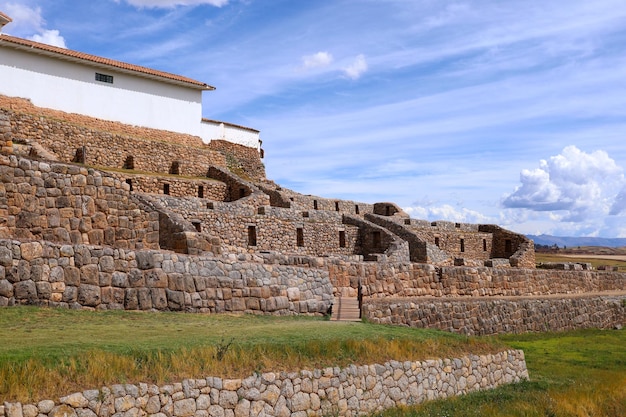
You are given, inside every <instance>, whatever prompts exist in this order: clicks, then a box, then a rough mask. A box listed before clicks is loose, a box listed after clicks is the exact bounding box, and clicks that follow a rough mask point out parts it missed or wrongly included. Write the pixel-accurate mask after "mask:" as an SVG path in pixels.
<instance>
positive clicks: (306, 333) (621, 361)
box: [0, 307, 626, 417]
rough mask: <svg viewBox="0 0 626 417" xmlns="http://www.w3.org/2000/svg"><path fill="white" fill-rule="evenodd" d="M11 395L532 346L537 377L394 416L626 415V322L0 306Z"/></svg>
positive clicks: (3, 384) (4, 386) (2, 354)
mask: <svg viewBox="0 0 626 417" xmlns="http://www.w3.org/2000/svg"><path fill="white" fill-rule="evenodd" d="M0 329H2V330H0V340H2V341H3V343H0V403H1V402H3V401H7V400H10V401H14V400H20V401H22V402H29V401H33V400H39V399H42V398H55V397H59V396H61V395H65V394H68V393H71V392H75V391H79V390H82V389H85V388H94V387H100V386H102V385H110V384H113V383H124V382H138V381H146V382H156V383H164V382H168V381H177V380H180V379H182V378H184V377H201V376H207V375H215V376H224V377H243V376H247V375H250V374H251V373H253V372H255V371H256V372H264V371H270V370H271V371H277V370H297V369H302V368H307V369H311V368H314V367H315V368H321V367H327V366H343V365H347V364H350V363H357V364H363V363H375V362H379V363H380V362H384V361H386V360H389V359H396V360H408V359H426V358H433V357H456V356H459V355H463V354H465V353H468V352H472V353H486V352H495V351H500V350H502V349H504V348H506V347H514V348H520V349H523V350H524V351H525V352H526V360H527V364H528V368H529V372H530V375H531V381H530V382H525V383H521V384H517V385H513V386H507V387H502V388H499V389H497V390H493V391H488V392H482V393H475V394H471V395H467V396H464V397H461V398H454V399H449V400H446V401H437V402H432V403H428V404H425V405H422V406H419V407H416V408H411V409H408V408H407V409H396V410H391V411H388V412H387V413H384V416H388V417H395V416H398V417H400V416H402V417H405V416H416V417H417V416H460V417H463V416H554V417H561V416H581V417H582V416H621V415H626V348H624V346H626V331H624V330H620V331H615V330H614V331H600V330H585V331H576V332H568V333H559V334H527V335H506V336H500V337H491V338H467V337H464V336H459V335H453V334H450V333H445V332H439V331H430V330H419V329H409V328H404V327H390V326H379V325H372V324H366V323H337V322H330V321H324V320H321V319H313V318H305V317H283V318H278V317H258V316H238V317H235V316H226V315H219V316H215V315H214V316H206V315H199V314H180V313H138V312H123V311H116V312H97V313H96V312H88V311H68V310H59V309H56V310H52V309H38V308H31V307H13V308H3V309H0Z"/></svg>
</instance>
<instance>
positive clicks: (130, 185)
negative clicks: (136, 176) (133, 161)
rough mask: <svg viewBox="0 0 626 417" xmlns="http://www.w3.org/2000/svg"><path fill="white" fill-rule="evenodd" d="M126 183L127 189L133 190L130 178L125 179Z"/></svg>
mask: <svg viewBox="0 0 626 417" xmlns="http://www.w3.org/2000/svg"><path fill="white" fill-rule="evenodd" d="M126 184H128V186H129V187H130V188H129V191H133V180H131V179H130V178H129V179H127V180H126Z"/></svg>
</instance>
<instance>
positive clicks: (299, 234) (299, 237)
mask: <svg viewBox="0 0 626 417" xmlns="http://www.w3.org/2000/svg"><path fill="white" fill-rule="evenodd" d="M296 245H298V246H304V229H303V228H301V227H298V228H297V229H296Z"/></svg>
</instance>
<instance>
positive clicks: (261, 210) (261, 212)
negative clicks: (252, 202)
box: [256, 207, 265, 215]
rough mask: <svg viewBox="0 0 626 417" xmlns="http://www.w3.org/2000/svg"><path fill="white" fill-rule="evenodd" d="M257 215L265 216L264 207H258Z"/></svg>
mask: <svg viewBox="0 0 626 417" xmlns="http://www.w3.org/2000/svg"><path fill="white" fill-rule="evenodd" d="M256 213H257V214H260V215H264V214H265V207H259V208H258V209H257V211H256Z"/></svg>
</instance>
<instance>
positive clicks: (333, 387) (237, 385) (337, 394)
mask: <svg viewBox="0 0 626 417" xmlns="http://www.w3.org/2000/svg"><path fill="white" fill-rule="evenodd" d="M525 379H528V371H527V369H526V362H525V359H524V353H523V352H522V351H519V350H509V351H504V352H500V353H496V354H489V355H481V356H476V355H470V356H467V357H463V358H458V359H443V360H441V359H437V360H426V361H415V362H397V361H390V362H387V363H385V364H382V365H379V364H374V365H363V366H357V365H351V366H349V367H347V368H343V369H341V368H326V369H315V370H312V371H308V370H302V371H299V372H292V373H286V372H281V373H271V372H268V373H263V374H255V375H253V376H250V377H248V378H245V379H222V378H215V377H208V378H203V379H187V380H184V381H183V382H182V383H174V384H169V385H163V386H156V385H149V384H137V385H133V384H125V385H113V386H110V387H102V388H101V389H99V390H98V389H96V390H87V391H83V392H79V393H75V394H71V395H68V396H66V397H62V398H60V399H59V400H58V401H53V400H43V401H40V402H38V403H37V404H21V403H6V402H5V403H4V405H3V406H0V417H37V416H48V417H96V416H98V417H110V416H114V417H115V416H141V415H148V416H154V417H165V416H170V417H191V416H194V417H209V416H220V417H222V416H223V417H256V416H259V415H269V416H276V417H309V416H329V415H337V416H356V415H363V414H369V413H374V412H379V411H382V410H385V409H388V408H393V407H399V406H403V405H411V404H419V403H422V402H424V401H427V400H434V399H438V398H447V397H451V396H455V395H461V394H466V393H469V392H473V391H478V390H485V389H491V388H495V387H497V386H500V385H503V384H510V383H514V382H519V381H522V380H525Z"/></svg>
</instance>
